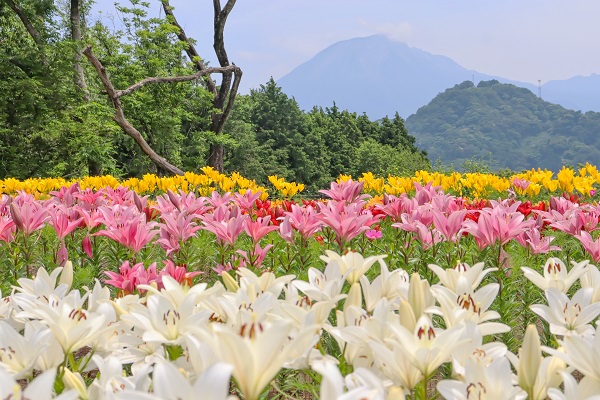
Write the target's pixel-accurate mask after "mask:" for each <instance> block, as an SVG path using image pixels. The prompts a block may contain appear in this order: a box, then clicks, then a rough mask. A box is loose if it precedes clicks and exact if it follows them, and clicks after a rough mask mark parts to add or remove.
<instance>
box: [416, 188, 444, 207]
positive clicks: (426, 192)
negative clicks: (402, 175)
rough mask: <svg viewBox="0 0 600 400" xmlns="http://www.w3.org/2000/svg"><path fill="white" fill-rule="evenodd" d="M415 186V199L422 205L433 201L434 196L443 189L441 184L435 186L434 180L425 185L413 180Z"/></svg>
mask: <svg viewBox="0 0 600 400" xmlns="http://www.w3.org/2000/svg"><path fill="white" fill-rule="evenodd" d="M413 184H414V186H415V199H416V200H417V202H418V203H419V205H420V206H422V205H423V204H427V203H431V199H432V198H433V196H435V195H437V193H438V191H439V190H440V189H441V187H440V186H433V182H428V183H427V184H426V185H425V186H421V184H420V183H419V182H413Z"/></svg>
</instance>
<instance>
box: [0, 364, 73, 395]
mask: <svg viewBox="0 0 600 400" xmlns="http://www.w3.org/2000/svg"><path fill="white" fill-rule="evenodd" d="M55 377H56V370H55V369H52V370H48V371H46V372H44V373H42V374H40V375H39V376H37V377H36V378H35V379H33V380H32V381H31V382H29V384H28V385H27V387H26V388H25V389H24V390H23V388H22V387H21V383H20V382H17V381H15V379H14V378H13V377H12V376H11V375H10V374H9V373H7V372H5V371H3V370H0V398H1V399H11V400H12V399H14V400H26V399H35V400H50V399H55V400H75V399H77V398H78V396H77V393H76V392H75V391H72V390H68V391H65V392H63V393H61V394H60V395H59V396H55V395H54V394H53V393H54V379H55Z"/></svg>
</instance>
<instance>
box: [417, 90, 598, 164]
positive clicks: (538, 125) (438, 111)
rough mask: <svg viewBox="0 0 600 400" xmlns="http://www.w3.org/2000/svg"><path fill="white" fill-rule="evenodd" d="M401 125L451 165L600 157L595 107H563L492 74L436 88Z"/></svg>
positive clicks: (434, 155)
mask: <svg viewBox="0 0 600 400" xmlns="http://www.w3.org/2000/svg"><path fill="white" fill-rule="evenodd" d="M406 127H407V128H408V130H409V132H410V133H411V135H413V136H415V138H416V140H417V141H416V143H417V146H418V147H419V148H420V149H423V150H425V151H427V153H428V155H429V159H430V160H432V161H435V160H437V159H439V160H441V161H442V162H443V163H444V164H451V163H452V164H453V165H454V166H456V167H459V166H460V165H462V164H463V163H464V162H465V161H466V160H469V159H472V158H481V157H483V158H484V159H489V158H490V157H491V160H492V162H491V167H492V168H494V169H500V168H510V169H512V170H522V169H530V168H537V167H540V168H548V169H551V170H558V169H560V167H561V166H562V165H577V164H578V163H585V162H586V161H587V162H594V163H597V162H598V160H600V113H596V112H587V113H585V114H583V113H581V112H579V111H573V110H568V109H565V108H563V107H562V106H559V105H556V104H552V103H549V102H547V101H544V100H543V99H540V98H538V97H537V96H536V95H535V94H533V93H532V92H531V91H529V90H527V89H523V88H519V87H517V86H514V85H509V84H501V83H499V82H498V81H496V80H492V81H482V82H480V83H479V84H478V85H477V86H475V85H474V84H473V83H472V82H471V81H465V82H463V83H461V84H459V85H456V86H454V87H453V88H451V89H448V90H446V91H445V92H444V93H440V94H439V95H438V96H436V97H435V98H434V99H433V100H432V101H431V102H430V103H429V104H428V105H426V106H424V107H421V108H420V109H419V110H418V111H417V113H416V114H413V115H411V116H410V117H409V118H408V119H407V120H406Z"/></svg>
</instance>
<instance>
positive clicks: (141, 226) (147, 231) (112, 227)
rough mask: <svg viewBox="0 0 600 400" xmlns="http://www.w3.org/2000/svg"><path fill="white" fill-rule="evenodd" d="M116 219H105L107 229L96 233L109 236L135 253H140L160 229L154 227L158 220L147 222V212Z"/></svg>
mask: <svg viewBox="0 0 600 400" xmlns="http://www.w3.org/2000/svg"><path fill="white" fill-rule="evenodd" d="M105 215H109V214H105ZM115 221H117V220H112V221H111V220H106V219H105V223H107V225H106V229H104V230H101V231H99V232H97V233H95V234H94V235H97V236H106V237H109V238H111V239H112V240H114V241H115V242H118V243H121V244H122V245H123V246H125V247H127V248H128V249H130V250H132V251H133V252H134V253H139V252H140V250H141V249H142V248H143V247H144V246H145V245H146V244H148V243H149V242H150V241H151V240H152V239H153V238H154V237H155V236H156V235H158V233H159V231H158V229H153V228H154V227H155V226H156V222H149V223H146V215H145V214H139V215H137V216H135V217H133V218H132V219H128V220H125V221H119V222H117V223H115Z"/></svg>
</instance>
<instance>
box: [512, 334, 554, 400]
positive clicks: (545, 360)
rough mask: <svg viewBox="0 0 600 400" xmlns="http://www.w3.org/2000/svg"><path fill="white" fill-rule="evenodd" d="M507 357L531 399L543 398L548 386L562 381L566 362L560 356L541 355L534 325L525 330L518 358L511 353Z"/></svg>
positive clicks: (552, 386) (521, 385) (551, 386)
mask: <svg viewBox="0 0 600 400" xmlns="http://www.w3.org/2000/svg"><path fill="white" fill-rule="evenodd" d="M508 358H509V359H510V361H511V362H512V364H513V366H514V367H515V369H516V370H517V377H518V383H519V386H520V387H521V388H522V389H523V390H525V391H526V392H527V398H528V399H531V400H544V399H546V398H547V395H548V390H549V389H550V388H557V387H558V386H559V385H560V384H561V382H562V376H561V374H560V373H561V372H562V371H564V370H565V369H566V364H565V362H564V361H562V360H561V359H560V358H558V357H555V356H551V357H542V347H541V344H540V337H539V334H538V331H537V328H536V326H535V325H529V326H528V327H527V330H526V331H525V338H524V340H523V345H522V346H521V349H519V358H517V357H515V356H514V355H513V354H512V353H509V354H508Z"/></svg>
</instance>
